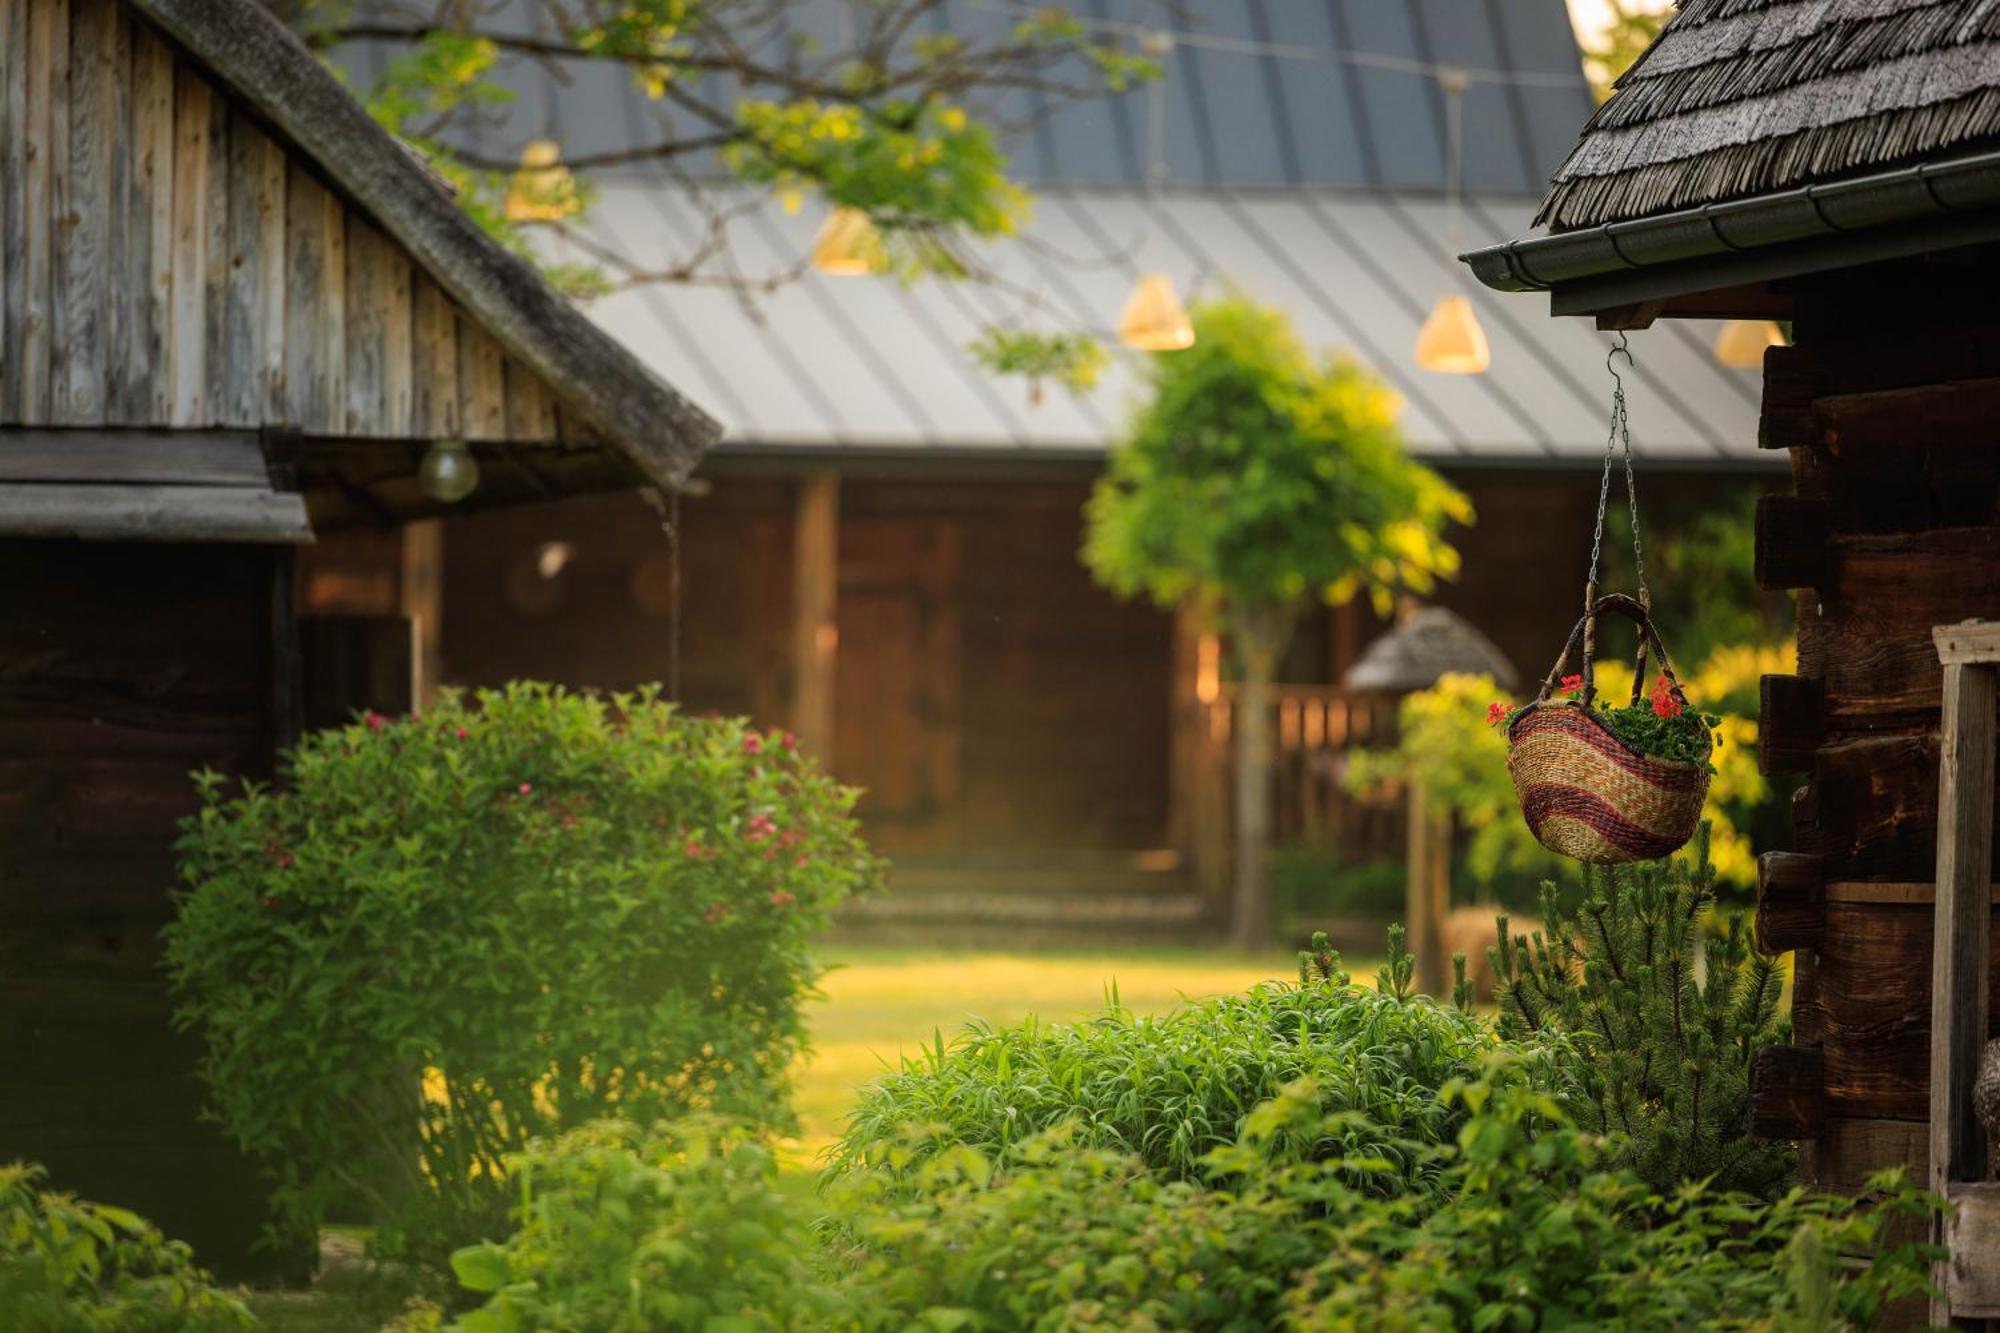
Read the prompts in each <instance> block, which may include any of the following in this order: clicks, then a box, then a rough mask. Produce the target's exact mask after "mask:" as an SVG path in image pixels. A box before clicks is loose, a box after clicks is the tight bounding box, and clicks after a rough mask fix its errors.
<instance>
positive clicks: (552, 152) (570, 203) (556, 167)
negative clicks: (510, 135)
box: [506, 139, 577, 222]
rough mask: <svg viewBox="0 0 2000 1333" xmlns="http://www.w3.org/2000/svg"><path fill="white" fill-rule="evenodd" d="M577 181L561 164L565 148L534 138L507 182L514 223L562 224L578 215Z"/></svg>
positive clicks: (508, 207)
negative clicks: (518, 166)
mask: <svg viewBox="0 0 2000 1333" xmlns="http://www.w3.org/2000/svg"><path fill="white" fill-rule="evenodd" d="M576 204H577V199H576V180H575V178H574V177H572V176H571V175H570V172H569V168H568V167H566V166H564V165H563V164H562V146H561V145H560V144H558V143H556V142H555V141H554V140H552V139H535V140H532V141H531V142H530V143H529V144H528V145H527V147H525V148H523V149H522V150H521V166H520V169H519V170H517V171H516V172H515V173H514V175H513V176H512V178H510V179H509V180H508V182H507V206H506V211H507V218H508V220H509V221H512V222H559V221H561V220H562V219H563V218H566V217H568V216H569V215H570V214H572V213H574V212H576Z"/></svg>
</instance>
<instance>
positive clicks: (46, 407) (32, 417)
mask: <svg viewBox="0 0 2000 1333" xmlns="http://www.w3.org/2000/svg"><path fill="white" fill-rule="evenodd" d="M27 58H28V70H27V76H28V78H27V83H28V87H27V128H28V134H27V146H26V161H25V163H24V166H23V171H22V213H23V236H22V247H21V253H22V256H23V258H22V265H23V269H22V291H21V304H20V310H21V327H20V332H19V334H18V335H17V347H18V355H19V359H20V365H21V384H20V395H21V397H20V404H19V408H18V419H19V420H20V421H21V422H22V423H23V424H25V425H30V426H37V425H43V424H47V423H49V422H51V421H54V420H56V419H57V418H56V417H55V415H54V410H53V409H54V402H53V397H52V389H51V384H50V358H51V356H52V345H53V341H54V336H55V319H56V314H55V263H56V255H55V252H56V245H57V237H56V234H55V188H56V187H55V171H56V164H57V162H58V161H59V160H62V159H66V158H67V157H68V154H69V149H68V135H67V126H68V113H67V111H66V107H67V103H68V97H67V95H66V90H65V89H64V87H63V76H64V75H65V73H66V72H67V69H68V64H69V5H68V3H67V0H31V3H29V5H28V45H27Z"/></svg>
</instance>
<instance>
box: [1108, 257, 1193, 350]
mask: <svg viewBox="0 0 2000 1333" xmlns="http://www.w3.org/2000/svg"><path fill="white" fill-rule="evenodd" d="M1118 341H1119V342H1121V343H1124V344H1125V345H1126V346H1127V347H1136V348H1137V349H1139V350H1140V351H1142V352H1178V351H1180V350H1181V349H1182V348H1185V347H1192V346H1194V325H1193V324H1192V323H1190V322H1189V321H1188V313H1187V309H1186V307H1184V306H1183V305H1181V298H1180V297H1179V296H1178V295H1176V294H1175V292H1174V284H1173V280H1172V279H1171V278H1169V277H1167V275H1166V274H1164V273H1147V274H1144V275H1143V276H1141V277H1140V279H1139V282H1138V285H1136V286H1135V287H1133V288H1132V295H1131V296H1129V297H1127V298H1126V300H1125V312H1124V313H1123V314H1121V315H1119V317H1118Z"/></svg>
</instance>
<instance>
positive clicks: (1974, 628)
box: [1931, 620, 2000, 666]
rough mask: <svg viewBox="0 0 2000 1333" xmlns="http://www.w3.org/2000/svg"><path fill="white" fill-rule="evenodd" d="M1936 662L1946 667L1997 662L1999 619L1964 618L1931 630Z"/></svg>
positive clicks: (1999, 659) (1998, 659)
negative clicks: (1936, 656) (1954, 623)
mask: <svg viewBox="0 0 2000 1333" xmlns="http://www.w3.org/2000/svg"><path fill="white" fill-rule="evenodd" d="M1931 639H1932V642H1933V643H1935V644H1936V645H1937V655H1938V661H1940V662H1942V663H1943V664H1944V665H1946V666H1959V665H1971V664H1975V663H1993V662H2000V620H1965V621H1961V622H1959V623H1958V624H1956V625H1940V626H1938V627H1937V628H1936V629H1935V630H1932V631H1931Z"/></svg>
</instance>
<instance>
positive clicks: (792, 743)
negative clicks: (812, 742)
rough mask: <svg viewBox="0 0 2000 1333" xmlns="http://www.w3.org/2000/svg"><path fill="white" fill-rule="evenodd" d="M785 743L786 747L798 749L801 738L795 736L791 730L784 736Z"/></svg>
mask: <svg viewBox="0 0 2000 1333" xmlns="http://www.w3.org/2000/svg"><path fill="white" fill-rule="evenodd" d="M783 743H784V747H785V748H786V749H787V750H796V749H798V748H799V738H798V737H796V736H794V735H792V733H791V732H789V731H788V732H786V733H785V737H784V742H783Z"/></svg>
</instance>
